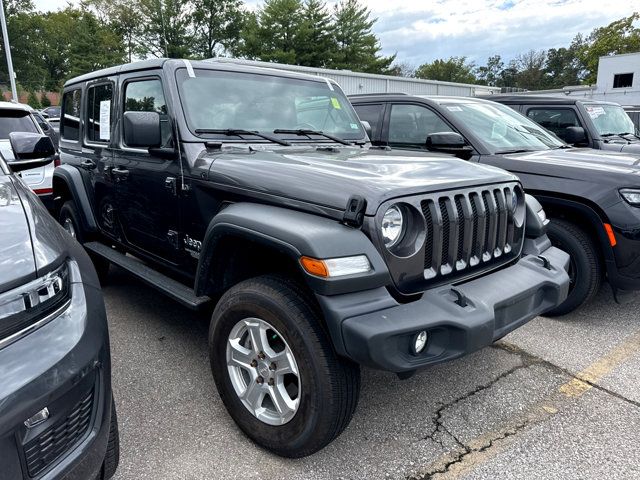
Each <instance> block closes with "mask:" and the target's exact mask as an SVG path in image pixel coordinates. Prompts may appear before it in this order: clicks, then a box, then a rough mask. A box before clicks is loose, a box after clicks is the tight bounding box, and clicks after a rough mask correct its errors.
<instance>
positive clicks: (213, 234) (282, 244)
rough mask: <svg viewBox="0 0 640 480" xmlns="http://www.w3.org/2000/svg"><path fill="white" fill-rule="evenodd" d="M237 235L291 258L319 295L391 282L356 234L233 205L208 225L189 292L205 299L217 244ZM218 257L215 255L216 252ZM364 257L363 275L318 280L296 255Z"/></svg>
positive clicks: (325, 221) (324, 221)
mask: <svg viewBox="0 0 640 480" xmlns="http://www.w3.org/2000/svg"><path fill="white" fill-rule="evenodd" d="M230 235H231V236H239V237H242V238H247V239H250V240H252V241H256V242H259V243H261V244H264V245H266V246H268V247H270V248H274V249H275V250H277V251H278V252H280V253H282V254H284V255H286V256H288V257H289V258H291V259H292V260H293V261H294V262H295V263H296V265H298V268H299V269H300V271H301V272H302V274H303V276H304V278H305V280H306V282H307V284H308V285H309V287H310V288H311V289H312V290H313V291H314V292H315V293H317V294H320V295H336V294H342V293H351V292H356V291H362V290H369V289H372V288H377V287H380V286H384V285H388V284H389V283H391V277H390V276H389V272H388V270H387V266H386V264H385V262H384V260H383V259H382V256H381V255H380V254H379V253H378V251H377V250H376V249H375V247H374V246H373V244H372V243H371V241H370V240H369V238H368V237H367V236H366V235H365V234H364V233H363V232H362V231H361V230H359V229H356V228H352V227H348V226H346V225H343V224H341V223H339V222H338V221H336V220H331V219H329V218H326V217H321V216H318V215H313V214H309V213H304V212H300V211H296V210H290V209H286V208H281V207H274V206H270V205H262V204H257V203H234V204H231V205H229V206H228V207H227V208H225V209H224V210H222V211H221V212H219V213H218V214H217V215H216V216H215V217H214V218H213V219H212V220H211V222H210V223H209V226H208V227H207V231H206V233H205V236H204V239H203V241H202V249H201V253H200V257H199V260H198V269H197V272H196V281H195V286H194V289H195V293H196V295H206V294H208V293H209V292H207V285H208V282H209V276H210V275H211V274H212V271H213V265H214V262H215V260H216V258H217V254H216V249H217V247H218V246H219V245H220V241H221V240H222V239H224V238H226V237H228V236H230ZM218 253H220V252H218ZM363 254H364V255H366V256H367V258H368V259H369V262H370V263H371V270H370V271H369V272H368V273H363V274H357V275H349V276H345V277H338V278H329V279H324V278H320V277H316V276H313V275H310V274H308V273H307V272H306V271H304V269H302V267H301V265H300V263H299V260H300V257H301V256H303V255H304V256H309V257H313V258H318V259H327V258H336V257H348V256H353V255H363Z"/></svg>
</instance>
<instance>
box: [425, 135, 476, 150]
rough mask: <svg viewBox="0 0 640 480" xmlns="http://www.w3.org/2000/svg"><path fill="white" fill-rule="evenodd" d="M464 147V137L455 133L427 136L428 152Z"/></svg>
mask: <svg viewBox="0 0 640 480" xmlns="http://www.w3.org/2000/svg"><path fill="white" fill-rule="evenodd" d="M466 146H467V142H465V140H464V137H463V136H462V135H460V134H459V133H456V132H437V133H432V134H431V135H428V136H427V149H429V150H456V149H464V148H465V147H466Z"/></svg>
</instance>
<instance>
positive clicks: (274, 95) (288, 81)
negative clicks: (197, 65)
mask: <svg viewBox="0 0 640 480" xmlns="http://www.w3.org/2000/svg"><path fill="white" fill-rule="evenodd" d="M176 79H177V83H178V91H179V94H180V100H181V103H182V107H183V109H184V113H185V117H186V121H187V126H188V128H189V130H190V131H191V133H193V134H194V135H197V136H199V137H202V138H206V139H207V140H209V139H212V138H216V139H218V138H219V139H221V140H222V139H225V138H226V139H228V138H229V135H223V134H222V133H220V132H222V131H229V130H231V131H233V130H238V131H244V132H259V133H261V134H267V135H272V136H274V135H275V136H277V137H278V138H280V139H287V140H291V141H305V142H325V143H326V142H327V141H332V140H331V138H330V137H336V138H337V139H342V140H347V141H356V140H364V138H365V132H364V129H363V128H362V126H361V124H360V120H359V119H358V117H357V115H356V113H355V111H354V110H353V107H352V106H351V104H350V103H349V101H348V100H347V98H346V97H345V95H344V93H342V91H341V90H340V88H339V87H337V86H336V85H335V84H329V83H328V82H325V81H317V80H306V79H302V78H289V77H281V76H277V75H275V74H269V73H264V74H263V73H253V72H252V73H245V72H229V71H221V70H207V69H195V70H194V72H193V76H190V75H189V73H188V72H187V69H186V68H183V69H179V70H178V71H177V72H176ZM301 131H302V132H318V133H323V134H327V135H322V134H313V133H311V134H309V135H301V134H300V132H301ZM260 140H261V138H260V137H258V136H251V134H250V133H245V134H243V135H239V136H238V138H236V139H234V141H251V142H256V141H260Z"/></svg>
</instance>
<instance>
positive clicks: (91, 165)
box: [80, 160, 96, 170]
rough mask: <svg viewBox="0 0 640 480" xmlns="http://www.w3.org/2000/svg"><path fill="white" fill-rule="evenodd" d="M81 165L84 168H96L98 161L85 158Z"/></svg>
mask: <svg viewBox="0 0 640 480" xmlns="http://www.w3.org/2000/svg"><path fill="white" fill-rule="evenodd" d="M80 167H81V168H84V169H85V170H93V169H95V168H96V162H94V161H93V160H84V161H83V162H82V163H81V164H80Z"/></svg>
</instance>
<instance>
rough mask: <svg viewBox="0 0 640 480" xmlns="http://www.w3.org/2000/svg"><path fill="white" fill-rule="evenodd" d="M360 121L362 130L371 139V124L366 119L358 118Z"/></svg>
mask: <svg viewBox="0 0 640 480" xmlns="http://www.w3.org/2000/svg"><path fill="white" fill-rule="evenodd" d="M360 123H361V124H362V128H364V131H365V132H366V133H367V136H368V137H369V140H371V138H373V128H371V124H370V123H369V122H367V121H366V120H360Z"/></svg>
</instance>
